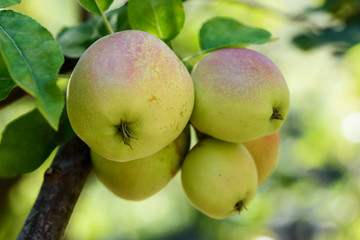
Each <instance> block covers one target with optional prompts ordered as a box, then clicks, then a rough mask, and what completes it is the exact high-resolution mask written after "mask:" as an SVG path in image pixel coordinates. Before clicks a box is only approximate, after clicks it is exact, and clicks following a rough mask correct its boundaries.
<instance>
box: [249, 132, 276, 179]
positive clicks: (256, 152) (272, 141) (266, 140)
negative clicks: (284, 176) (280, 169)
mask: <svg viewBox="0 0 360 240" xmlns="http://www.w3.org/2000/svg"><path fill="white" fill-rule="evenodd" d="M244 145H245V147H246V148H247V150H249V152H250V154H251V156H252V157H253V159H254V161H255V164H256V168H257V172H258V185H261V184H263V183H264V182H265V181H266V180H267V179H268V178H269V177H270V175H271V174H272V172H273V171H274V169H275V167H276V164H277V162H278V159H279V150H280V131H277V132H275V133H273V134H270V135H268V136H264V137H260V138H258V139H255V140H252V141H250V142H245V143H244Z"/></svg>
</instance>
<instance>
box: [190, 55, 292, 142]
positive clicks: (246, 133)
mask: <svg viewBox="0 0 360 240" xmlns="http://www.w3.org/2000/svg"><path fill="white" fill-rule="evenodd" d="M191 75H192V78H193V81H194V86H195V96H196V98H195V105H194V110H193V114H192V116H191V119H190V122H191V123H192V125H193V126H194V127H195V128H196V129H197V130H198V131H200V132H202V133H205V134H207V135H210V136H212V137H214V138H217V139H220V140H224V141H228V142H246V141H251V140H253V139H256V138H259V137H261V136H265V135H269V134H271V133H273V132H276V131H277V130H278V129H279V128H280V127H281V126H282V125H283V123H284V121H285V119H286V118H287V115H288V112H289V89H288V86H287V83H286V81H285V79H284V77H283V75H282V74H281V72H280V71H279V69H278V68H277V67H276V65H275V64H274V63H273V62H272V61H271V60H270V59H269V58H268V57H266V56H264V55H263V54H261V53H258V52H256V51H253V50H249V49H241V48H227V49H221V50H217V51H214V52H212V53H210V54H208V55H206V56H205V57H204V58H202V59H201V60H200V61H199V62H198V63H197V64H196V65H195V67H194V69H193V71H192V73H191Z"/></svg>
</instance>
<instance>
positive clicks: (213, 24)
mask: <svg viewBox="0 0 360 240" xmlns="http://www.w3.org/2000/svg"><path fill="white" fill-rule="evenodd" d="M270 38H271V34H270V33H269V32H268V31H266V30H264V29H259V28H252V27H249V26H245V25H243V24H241V23H239V22H237V21H236V20H234V19H231V18H225V17H215V18H212V19H210V20H208V21H207V22H205V23H204V24H203V26H202V27H201V29H200V33H199V41H200V47H201V49H202V50H209V49H216V48H223V47H230V46H235V45H239V44H262V43H266V42H267V41H269V40H270Z"/></svg>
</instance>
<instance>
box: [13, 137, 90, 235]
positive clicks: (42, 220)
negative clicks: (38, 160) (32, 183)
mask: <svg viewBox="0 0 360 240" xmlns="http://www.w3.org/2000/svg"><path fill="white" fill-rule="evenodd" d="M90 170H91V161H90V155H89V148H88V146H87V145H86V144H85V143H83V142H82V141H81V140H80V139H79V138H78V137H75V138H73V139H71V140H70V141H68V142H67V143H65V144H64V145H62V146H61V147H60V148H59V150H58V152H57V154H56V156H55V158H54V161H53V163H52V164H51V166H50V167H49V169H47V171H46V172H45V174H44V182H43V184H42V186H41V189H40V193H39V195H38V198H37V199H36V202H35V204H34V206H33V208H32V210H31V212H30V214H29V216H28V218H27V219H26V221H25V224H24V226H23V228H22V229H21V232H20V233H19V236H18V238H17V239H61V238H62V237H63V235H64V232H65V229H66V226H67V223H68V221H69V219H70V216H71V214H72V211H73V209H74V206H75V204H76V201H77V199H78V197H79V195H80V192H81V190H82V188H83V186H84V184H85V181H86V179H87V176H88V175H89V172H90Z"/></svg>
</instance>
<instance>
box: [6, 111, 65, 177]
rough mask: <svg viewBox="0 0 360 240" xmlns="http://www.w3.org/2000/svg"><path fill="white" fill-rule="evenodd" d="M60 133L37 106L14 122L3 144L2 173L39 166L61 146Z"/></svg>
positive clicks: (10, 125) (12, 174)
mask: <svg viewBox="0 0 360 240" xmlns="http://www.w3.org/2000/svg"><path fill="white" fill-rule="evenodd" d="M58 142H59V141H58V135H57V133H56V132H55V131H54V129H52V128H51V127H50V126H49V124H48V123H47V122H46V120H45V119H44V118H43V116H42V115H41V114H40V113H39V111H38V110H37V109H35V110H33V111H31V112H30V113H28V114H26V115H24V116H22V117H20V118H18V119H16V120H15V121H13V122H11V123H10V124H9V125H8V126H7V127H6V129H5V130H4V133H3V137H2V139H1V144H0V176H5V177H8V176H16V175H18V174H21V173H27V172H31V171H33V170H35V169H36V168H38V167H39V166H40V165H41V164H42V163H43V162H44V161H45V160H46V158H47V157H48V156H49V155H50V153H51V152H52V151H53V150H54V148H55V147H56V146H57V145H58Z"/></svg>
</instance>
